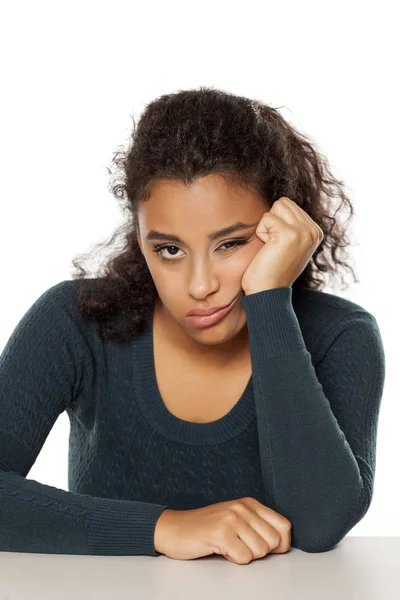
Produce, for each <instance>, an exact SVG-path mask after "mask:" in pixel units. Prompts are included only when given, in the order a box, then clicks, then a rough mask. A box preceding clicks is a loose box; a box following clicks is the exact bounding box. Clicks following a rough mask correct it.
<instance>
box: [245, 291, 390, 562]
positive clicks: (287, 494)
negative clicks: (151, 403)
mask: <svg viewBox="0 0 400 600" xmlns="http://www.w3.org/2000/svg"><path fill="white" fill-rule="evenodd" d="M291 299H292V288H291V287H281V288H273V289H268V290H264V291H261V292H258V293H255V294H249V295H248V296H245V297H243V298H242V299H241V301H242V304H243V306H244V308H245V311H246V315H247V323H248V329H249V339H250V348H251V359H252V365H253V380H254V394H255V402H256V412H257V424H258V432H259V444H260V456H261V465H262V473H263V480H264V484H265V489H266V492H267V491H268V490H271V494H272V496H271V498H270V501H271V508H273V509H274V510H276V511H277V512H279V513H280V514H282V515H284V516H285V517H286V518H288V519H289V520H290V521H291V522H292V546H294V547H297V548H300V549H302V550H304V551H307V552H323V551H326V550H330V549H331V548H332V547H334V546H335V545H336V544H337V543H338V542H340V541H341V540H342V539H343V538H344V537H345V535H346V534H347V533H348V532H349V530H350V529H351V528H352V527H354V525H355V524H356V523H357V522H358V521H360V520H361V518H362V517H363V516H364V515H365V513H366V511H367V510H368V507H369V506H370V503H371V500H372V494H373V482H374V475H375V453H376V434H377V425H378V414H379V407H380V401H381V396H382V391H383V385H384V376H385V361H384V350H383V345H382V340H381V337H380V333H379V329H378V325H377V323H376V320H375V318H374V317H373V316H372V315H370V314H369V313H366V314H362V313H361V312H360V313H358V312H357V313H355V314H354V315H351V316H349V317H348V319H347V321H346V322H345V323H342V324H341V326H339V328H338V329H337V331H336V335H335V337H334V339H332V340H331V341H330V344H329V347H328V348H327V349H326V351H325V353H324V356H323V357H322V358H321V359H320V360H319V361H318V363H317V364H316V366H315V368H314V366H313V364H312V361H311V355H310V353H309V352H308V350H307V348H306V346H305V343H304V339H303V336H302V333H301V329H300V326H299V322H298V320H297V316H296V313H295V312H294V310H293V306H292V302H291ZM328 333H329V332H328Z"/></svg>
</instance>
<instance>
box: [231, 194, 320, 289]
mask: <svg viewBox="0 0 400 600" xmlns="http://www.w3.org/2000/svg"><path fill="white" fill-rule="evenodd" d="M255 233H256V235H257V236H258V237H259V238H260V240H261V241H262V242H264V246H263V247H262V248H261V250H259V252H258V253H257V254H256V255H255V256H254V258H253V260H252V261H251V262H250V264H249V266H248V267H247V269H246V271H245V272H244V274H243V277H242V289H243V291H244V292H245V294H246V295H248V294H255V293H257V292H261V291H263V290H268V289H271V288H277V287H285V286H291V285H292V283H293V282H294V281H295V280H296V279H297V277H298V276H299V275H300V274H301V273H302V272H303V271H304V269H305V268H306V266H307V264H308V262H309V261H310V259H311V257H312V255H313V254H314V252H315V250H316V249H317V248H318V246H319V245H320V243H321V242H322V240H323V239H324V234H323V231H322V229H321V228H320V227H319V226H318V225H317V224H316V223H315V222H314V221H313V220H312V219H311V217H310V216H309V215H308V214H307V213H306V212H305V211H304V210H303V209H302V208H300V206H298V205H297V204H296V203H295V202H292V200H290V199H289V198H286V197H285V196H282V197H281V198H279V200H276V202H274V204H273V205H272V207H271V210H269V211H268V212H266V213H264V214H263V216H262V218H261V220H260V222H259V224H258V226H257V229H256V232H255Z"/></svg>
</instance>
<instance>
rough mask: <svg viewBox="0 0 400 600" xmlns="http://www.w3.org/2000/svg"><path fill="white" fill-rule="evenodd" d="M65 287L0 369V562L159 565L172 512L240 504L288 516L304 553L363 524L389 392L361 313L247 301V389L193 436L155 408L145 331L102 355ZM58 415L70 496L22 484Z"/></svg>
mask: <svg viewBox="0 0 400 600" xmlns="http://www.w3.org/2000/svg"><path fill="white" fill-rule="evenodd" d="M72 283H73V282H72V281H71V280H65V281H62V282H60V283H58V284H56V285H54V286H52V287H51V288H49V289H48V290H46V291H45V292H44V293H43V294H42V295H41V296H40V297H39V298H38V299H37V300H36V301H35V302H34V303H33V305H32V306H31V307H30V308H29V310H28V311H27V312H26V313H25V315H24V316H23V317H22V318H21V320H20V321H19V322H18V324H17V325H16V327H15V328H14V330H13V332H12V334H11V336H10V338H9V340H8V342H7V343H6V345H5V347H4V349H3V351H2V354H1V355H0V551H8V552H10V551H11V552H12V551H14V552H39V553H52V554H96V555H139V554H144V555H150V556H159V552H156V551H155V548H154V530H155V525H156V522H157V519H158V518H159V516H160V515H161V513H162V512H163V510H164V509H165V508H171V509H177V510H185V509H190V508H197V507H201V506H207V505H210V504H215V503H217V502H222V501H225V500H234V499H236V498H243V497H245V496H251V497H253V498H256V499H257V500H258V501H259V502H261V503H263V504H265V505H267V506H270V507H271V508H273V509H274V510H276V511H277V512H279V513H280V514H282V515H284V516H286V517H287V518H288V519H289V520H290V521H291V522H292V546H293V547H296V548H299V549H301V550H304V551H305V552H324V551H327V550H330V549H331V548H333V547H334V546H335V545H336V544H338V543H339V542H340V541H341V540H342V539H343V538H344V537H345V535H347V533H348V532H349V531H350V530H351V529H352V528H353V527H354V525H356V523H358V522H359V521H360V520H361V519H362V518H363V516H364V515H365V513H366V512H367V510H368V508H369V506H370V504H371V501H372V496H373V486H374V477H375V462H376V441H377V427H378V418H379V409H380V403H381V397H382V392H383V387H384V379H385V355H384V349H383V344H382V339H381V335H380V331H379V328H378V324H377V322H376V319H375V317H374V316H373V315H371V314H370V313H369V312H368V311H367V310H365V309H364V308H362V307H361V306H359V305H358V304H355V303H354V302H351V301H349V300H346V299H344V298H341V297H339V296H336V295H333V294H328V293H325V292H319V291H316V290H308V289H305V288H301V289H299V290H294V289H292V288H291V287H281V288H275V289H272V290H264V291H261V292H258V293H256V294H251V295H249V296H242V297H241V298H240V302H241V305H242V307H243V309H244V311H245V313H246V317H247V327H248V331H249V340H250V352H251V361H252V375H251V377H250V380H249V382H248V384H247V386H246V388H245V390H244V391H243V393H242V395H240V394H241V392H242V390H239V391H238V402H237V404H235V406H234V407H233V408H232V410H231V411H230V412H229V413H228V414H226V415H225V416H224V417H222V418H221V419H218V420H217V421H214V422H211V423H192V422H189V421H184V420H181V419H179V418H177V417H175V416H174V415H173V414H172V413H170V412H169V411H168V410H167V408H166V406H165V405H164V403H163V400H162V398H161V396H160V392H159V389H158V386H157V381H156V377H155V367H154V355H153V318H149V319H148V321H147V323H146V327H145V329H144V330H143V331H141V332H140V333H138V334H137V335H136V336H133V337H132V338H131V339H130V340H128V341H123V342H115V341H103V340H102V339H101V338H100V336H99V334H98V332H97V329H96V327H95V324H94V323H93V321H88V320H86V319H84V318H83V317H82V315H81V314H80V312H79V309H78V304H77V298H76V294H75V290H74V288H73V285H72ZM188 402H190V397H188ZM215 402H218V398H217V397H216V398H215ZM63 411H66V412H67V414H68V416H69V419H70V426H71V428H70V437H69V458H68V490H69V491H65V490H62V489H58V488H55V487H53V486H49V485H45V484H42V483H40V482H37V481H35V480H33V479H28V478H27V475H28V474H29V471H30V469H31V467H32V465H33V464H34V462H35V460H36V458H37V456H38V454H39V452H40V450H41V448H42V446H43V444H44V442H45V440H46V438H47V436H48V434H49V432H50V430H51V428H52V427H53V425H54V423H55V421H56V420H57V418H58V416H59V415H60V414H61V413H62V412H63Z"/></svg>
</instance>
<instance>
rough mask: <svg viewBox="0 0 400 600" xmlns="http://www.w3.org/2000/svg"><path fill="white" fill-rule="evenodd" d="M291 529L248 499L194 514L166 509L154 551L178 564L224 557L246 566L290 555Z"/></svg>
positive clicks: (197, 510) (233, 501) (205, 509)
mask: <svg viewBox="0 0 400 600" xmlns="http://www.w3.org/2000/svg"><path fill="white" fill-rule="evenodd" d="M291 529H292V524H291V522H290V521H289V520H288V519H286V517H284V516H283V515H281V514H279V513H278V512H276V511H275V510H273V509H272V508H269V507H268V506H265V505H264V504H261V503H260V502H258V500H256V499H255V498H251V497H246V498H240V499H239V500H231V501H228V502H219V503H217V504H211V505H210V506H204V507H203V508H195V509H191V510H172V509H168V508H166V509H165V510H164V511H163V512H162V513H161V515H160V516H159V518H158V520H157V523H156V527H155V532H154V547H155V549H156V551H157V552H160V553H161V554H165V556H168V557H169V558H174V559H177V560H191V559H194V558H200V557H202V556H208V555H210V554H222V555H223V556H225V558H227V559H228V560H230V561H231V562H234V563H237V564H240V565H247V564H248V563H249V562H251V561H252V560H254V559H257V558H262V557H264V556H265V555H266V554H269V553H271V554H283V553H285V552H288V551H289V549H290V545H291Z"/></svg>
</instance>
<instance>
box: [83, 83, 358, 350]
mask: <svg viewBox="0 0 400 600" xmlns="http://www.w3.org/2000/svg"><path fill="white" fill-rule="evenodd" d="M132 118H133V117H132ZM111 166H112V167H116V172H115V173H113V171H112V169H108V173H109V174H110V175H111V182H110V184H109V185H110V188H109V189H110V191H111V192H112V194H113V195H114V196H115V198H116V199H117V200H118V201H119V202H120V204H121V206H122V210H123V212H125V213H126V220H125V222H123V224H122V225H121V226H119V227H118V228H117V229H116V230H115V231H114V233H113V234H112V236H111V239H110V240H109V242H108V243H106V242H103V243H100V244H97V245H96V246H95V248H98V247H99V246H100V247H104V246H106V247H109V246H110V245H111V244H113V243H114V242H115V240H116V239H117V237H118V236H119V235H120V234H122V235H123V238H124V239H123V247H122V249H120V250H119V252H117V253H114V255H113V256H111V257H109V258H108V260H107V262H106V263H105V265H104V266H103V267H101V266H100V268H99V269H98V271H97V274H95V276H94V278H87V277H85V276H86V275H87V273H88V272H87V270H86V269H84V268H83V267H82V266H80V265H79V263H78V260H77V259H76V258H75V259H73V260H72V263H73V265H74V267H75V269H76V271H77V272H75V273H74V274H73V281H74V285H75V286H76V289H77V291H78V303H79V308H80V311H81V313H82V314H83V315H84V316H85V317H87V318H91V319H94V320H95V321H96V323H97V327H98V329H99V332H100V335H101V337H102V338H103V339H107V340H126V339H128V338H130V337H132V336H133V335H135V333H137V332H138V331H140V330H141V329H142V327H143V324H144V321H145V319H146V318H147V317H148V316H149V315H150V314H151V312H152V310H153V308H154V304H155V301H156V299H157V297H158V293H157V290H156V287H155V285H154V282H153V279H152V276H151V274H150V271H149V270H148V267H147V263H146V261H145V258H144V256H143V254H142V252H141V250H140V247H139V245H138V242H137V234H138V222H137V210H138V206H139V203H141V202H143V201H146V200H147V199H148V198H149V197H150V194H151V190H152V186H153V185H154V184H155V183H158V182H160V181H161V180H177V181H181V182H183V183H185V184H186V185H190V184H191V183H193V182H194V181H195V180H196V179H197V178H199V177H203V176H206V175H209V174H211V173H213V174H219V175H221V176H223V177H224V178H225V179H226V180H227V181H228V182H229V183H230V184H233V185H238V186H241V187H244V188H247V189H249V190H251V191H254V192H256V193H258V194H261V196H262V197H263V198H265V201H266V210H267V208H269V207H271V206H272V204H273V203H274V202H275V201H276V200H277V199H279V198H280V197H281V196H288V197H289V198H290V199H291V200H293V201H294V202H296V203H297V204H298V205H299V206H300V207H301V208H302V209H303V210H304V211H306V212H307V213H308V214H309V215H310V217H311V218H312V219H313V220H314V221H315V222H316V223H317V224H318V225H319V226H320V227H321V229H322V231H323V233H324V239H323V241H322V242H321V244H320V245H319V246H318V248H317V249H316V251H315V253H314V255H313V256H312V258H311V260H310V261H309V263H308V264H307V266H306V268H305V269H304V271H303V272H302V273H301V274H300V276H299V277H298V278H297V279H296V280H295V281H294V282H293V285H292V288H293V289H295V288H298V287H306V288H312V289H317V290H320V289H322V288H323V287H324V285H325V283H324V279H323V277H322V274H323V273H327V274H329V275H330V276H331V277H332V276H333V275H334V274H335V272H337V271H338V269H339V266H340V267H344V268H347V269H349V270H350V271H351V272H352V274H353V277H354V276H355V274H354V270H353V269H352V267H351V266H349V265H348V264H347V263H346V262H345V260H343V258H344V257H343V255H342V257H341V258H342V259H341V258H340V257H339V253H342V252H344V248H345V247H346V246H348V245H351V244H350V242H349V241H348V238H347V236H346V232H345V229H344V226H343V225H342V224H341V223H340V221H339V220H337V219H336V214H337V212H338V211H339V209H341V208H342V206H343V205H344V204H346V205H347V207H348V208H349V209H350V217H352V216H353V214H354V208H353V206H352V204H351V202H350V200H349V198H348V197H347V196H346V194H345V193H344V191H343V185H344V184H343V182H342V181H339V180H337V179H336V178H335V177H334V176H333V175H332V173H331V172H330V170H329V168H328V165H327V161H326V159H325V158H324V157H323V156H322V155H321V154H320V153H319V152H318V151H317V150H316V149H315V147H314V146H313V144H312V143H311V141H310V138H307V137H306V136H305V135H303V134H301V133H300V132H299V131H297V130H296V129H295V128H294V127H293V126H291V125H289V124H288V123H287V122H286V121H285V119H284V118H283V117H282V116H281V115H280V114H279V112H278V110H277V109H275V108H271V107H270V106H267V105H266V104H265V103H263V102H261V101H258V100H252V99H249V98H246V97H242V96H236V95H233V94H230V93H227V92H224V91H221V90H218V89H214V88H213V87H204V86H202V87H200V88H199V89H197V90H179V91H178V92H176V93H173V94H165V95H163V96H160V97H159V98H157V99H155V100H153V101H152V102H150V103H149V104H148V105H147V106H146V107H145V110H144V111H143V113H142V115H141V118H140V120H139V122H138V124H137V126H136V124H135V120H134V118H133V131H132V134H131V138H130V145H129V148H128V149H126V150H124V149H122V150H119V151H117V152H115V153H114V155H113V159H112V162H111ZM337 198H339V199H340V202H339V205H338V206H336V208H335V209H334V200H336V199H337ZM350 217H349V218H350ZM89 254H90V251H89V252H88V253H84V254H80V255H79V257H80V258H81V259H82V258H84V259H87V258H88V256H89ZM97 254H98V253H97V250H96V256H97ZM101 268H103V271H101ZM355 281H357V282H358V279H356V278H355ZM342 283H343V276H342ZM342 289H344V288H342Z"/></svg>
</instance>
